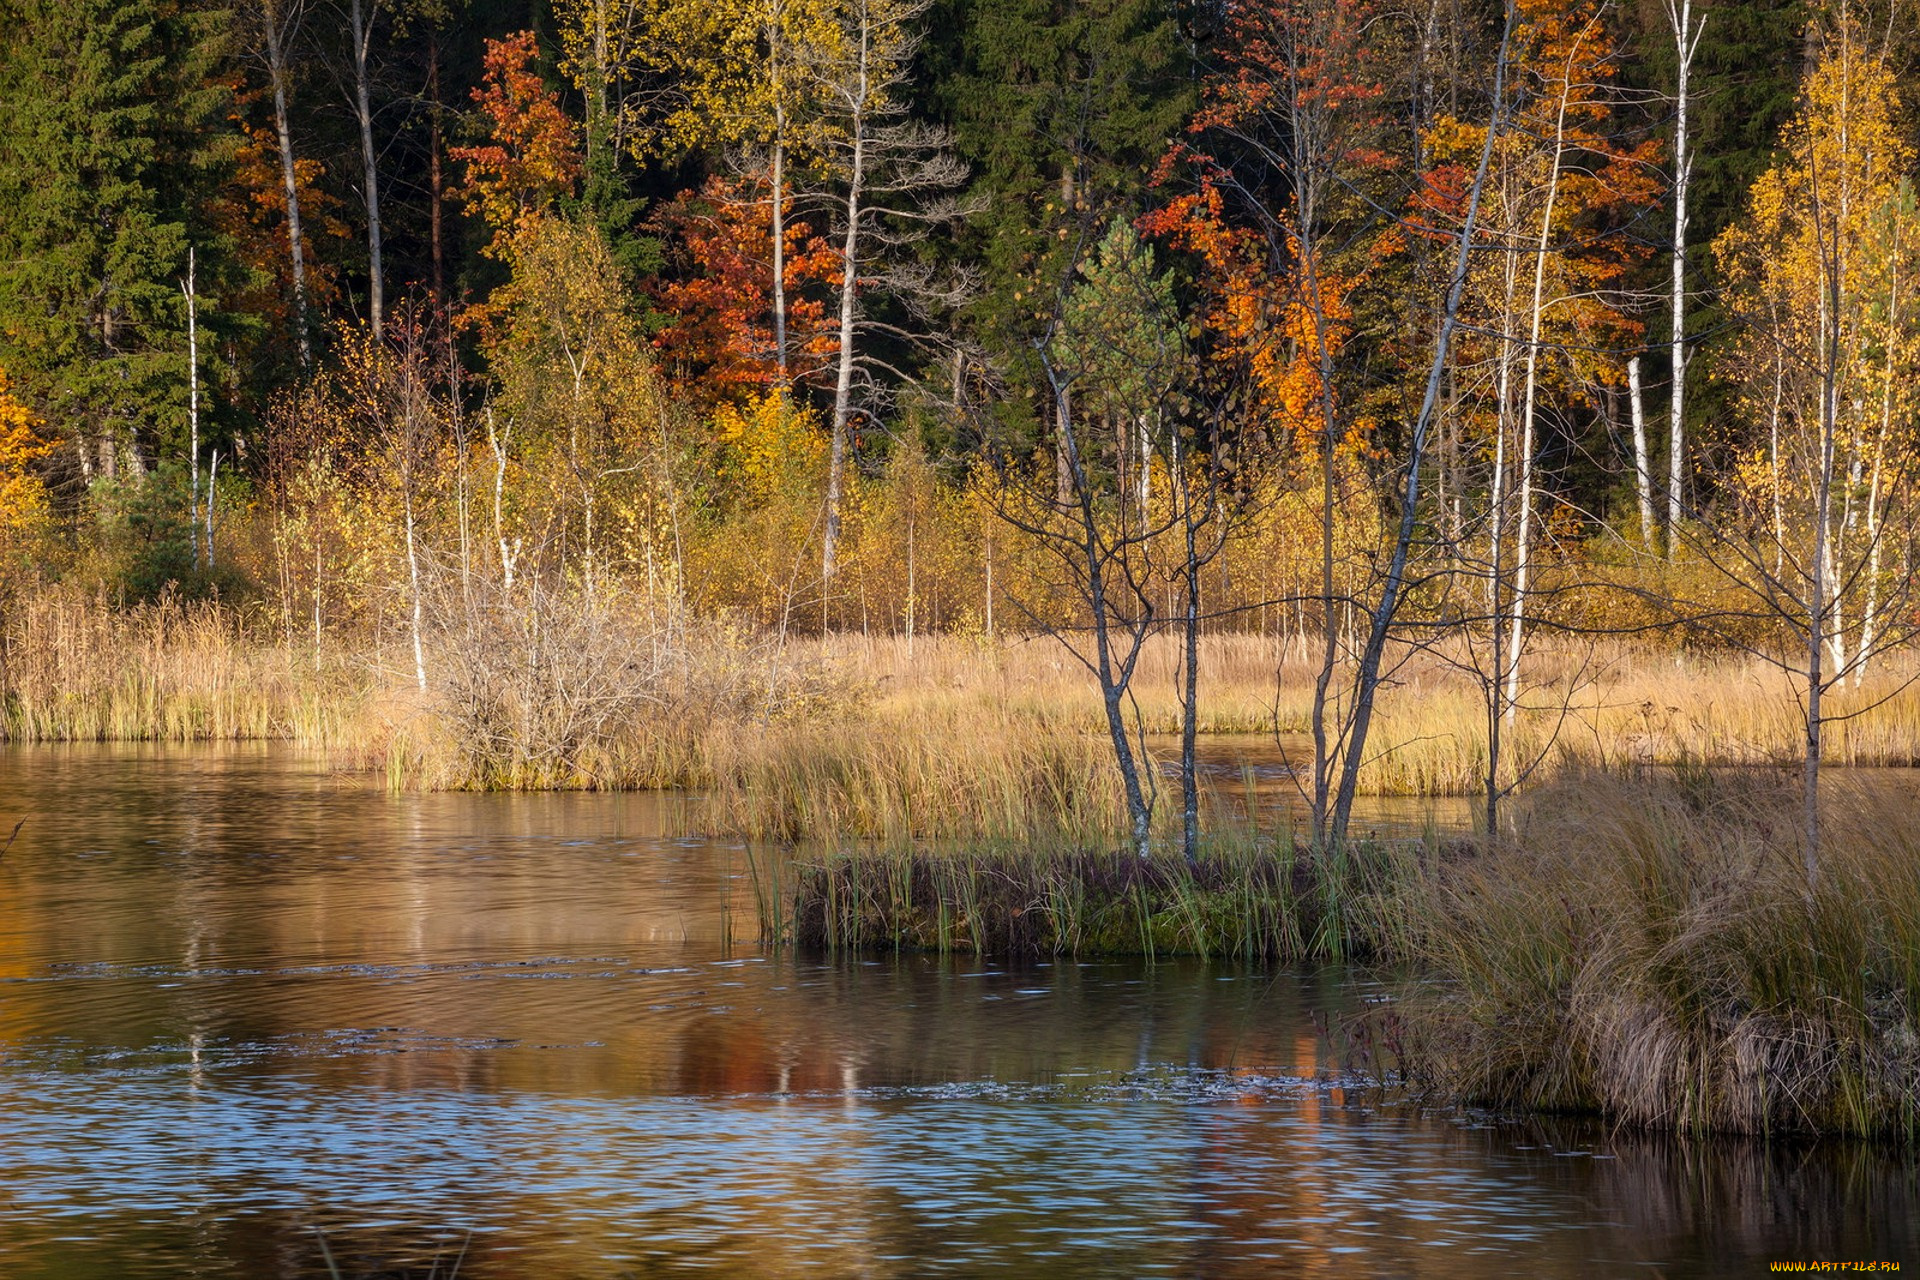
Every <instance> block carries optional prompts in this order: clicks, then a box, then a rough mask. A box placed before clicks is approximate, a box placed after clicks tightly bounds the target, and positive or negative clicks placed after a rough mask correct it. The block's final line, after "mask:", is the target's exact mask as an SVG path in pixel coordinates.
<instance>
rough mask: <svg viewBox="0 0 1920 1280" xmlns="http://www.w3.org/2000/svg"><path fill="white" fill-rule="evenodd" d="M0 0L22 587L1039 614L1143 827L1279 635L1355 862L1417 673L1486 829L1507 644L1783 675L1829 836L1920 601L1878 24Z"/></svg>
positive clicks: (1161, 9) (1889, 40)
mask: <svg viewBox="0 0 1920 1280" xmlns="http://www.w3.org/2000/svg"><path fill="white" fill-rule="evenodd" d="M0 11H4V16H5V18H6V19H7V24H8V31H9V37H8V40H7V42H6V44H5V46H4V49H0V102H3V103H4V104H5V113H6V118H7V119H8V120H9V121H10V122H11V123H10V126H9V128H8V129H7V130H6V132H5V136H4V137H0V371H4V377H5V379H6V381H5V382H4V383H0V428H4V430H5V433H6V434H5V435H4V436H0V477H3V478H4V483H5V485H6V486H7V487H6V489H5V492H6V494H7V511H6V535H5V536H6V551H7V555H8V572H9V574H10V575H11V579H15V580H22V581H24V580H28V579H33V578H35V577H36V575H37V576H38V577H39V578H45V577H47V576H49V575H51V576H56V577H57V576H60V575H63V574H65V575H73V574H81V573H94V574H96V575H104V576H105V577H107V578H111V579H113V580H114V582H115V583H116V584H117V585H116V589H117V590H120V591H121V592H123V593H126V592H131V593H133V594H136V595H138V594H141V593H151V592H153V591H157V590H160V589H163V587H164V586H165V585H166V584H169V583H171V584H175V585H176V586H178V587H181V588H184V589H188V590H213V589H218V590H222V591H226V592H228V593H230V594H231V593H236V592H237V593H240V594H243V595H244V594H246V593H248V592H252V593H254V594H256V595H257V596H258V597H259V598H261V599H263V600H267V601H269V602H270V604H271V609H270V611H271V612H272V613H273V614H274V616H275V618H276V619H277V625H278V627H279V629H280V631H281V632H282V634H283V636H284V638H285V640H286V642H287V643H288V644H289V645H291V644H292V643H293V642H294V635H295V632H296V630H299V631H301V632H302V633H307V632H310V637H311V644H312V646H313V648H314V650H315V652H316V654H317V653H318V652H319V650H320V649H321V647H322V646H323V644H324V643H325V639H326V636H327V635H328V634H329V632H330V629H332V630H337V629H340V628H359V629H360V630H361V631H362V632H364V631H365V630H366V629H367V628H373V629H374V630H375V631H376V632H380V633H381V634H384V632H382V631H381V630H380V629H382V628H385V627H387V626H389V625H393V626H397V627H398V628H399V630H400V631H401V632H403V633H405V634H406V635H407V636H408V647H409V648H410V650H411V659H410V662H409V664H408V665H409V666H410V674H411V676H412V678H413V679H414V680H415V681H416V682H417V683H418V684H419V685H420V687H421V688H423V689H424V688H425V687H426V686H427V685H428V683H429V675H430V673H429V670H428V667H429V661H428V657H427V653H426V648H427V645H426V644H425V642H424V641H423V632H424V631H427V630H430V629H431V628H432V627H433V626H434V625H437V624H436V623H435V621H434V620H435V618H436V617H439V618H445V617H452V616H456V615H458V616H465V617H468V618H471V617H473V616H476V614H475V610H476V609H478V608H480V606H478V605H476V604H475V603H474V602H475V600H476V599H477V598H479V597H477V596H476V592H482V593H484V592H491V593H493V594H492V596H490V597H488V598H489V599H491V600H493V601H494V602H495V604H494V605H489V606H487V607H495V606H497V607H499V608H502V609H510V608H524V607H525V605H526V600H527V598H528V597H526V596H525V595H524V593H527V592H540V591H546V592H548V593H549V594H552V593H559V594H557V595H553V598H554V599H560V598H561V597H562V596H564V597H565V598H566V599H568V600H573V601H575V603H576V604H577V603H578V601H579V600H585V601H587V602H590V603H591V602H596V601H601V600H604V599H607V598H609V597H615V596H618V597H622V598H626V597H631V598H632V599H634V600H644V601H648V602H653V603H652V604H649V605H648V607H654V605H657V604H658V602H660V601H666V602H668V604H669V606H670V607H671V608H673V609H688V610H692V611H694V612H706V613H708V614H713V613H715V612H716V611H718V612H727V611H733V612H735V613H738V614H739V615H741V616H744V617H747V618H750V619H752V620H753V622H754V624H755V625H759V626H764V627H769V628H774V629H777V630H778V631H779V632H781V633H783V634H784V633H785V632H787V631H788V630H790V629H793V628H804V629H835V628H848V627H861V628H868V629H871V628H879V629H883V630H890V631H897V630H904V631H906V632H907V634H909V635H911V634H912V633H913V632H914V631H915V630H916V629H918V630H926V629H955V628H959V629H966V628H978V629H982V630H984V631H987V632H992V631H993V630H994V629H995V627H996V626H999V627H1008V626H1013V627H1021V628H1032V627H1041V628H1053V629H1058V630H1060V631H1061V632H1062V634H1063V635H1065V636H1066V637H1067V638H1068V639H1069V640H1070V641H1071V642H1072V643H1073V644H1074V646H1075V651H1076V652H1077V653H1079V654H1081V655H1082V657H1083V658H1084V660H1085V661H1086V662H1087V665H1088V666H1089V669H1090V670H1091V671H1092V672H1093V673H1094V674H1095V676H1096V677H1097V678H1098V680H1099V683H1100V684H1101V687H1102V690H1103V693H1104V695H1105V701H1106V705H1107V711H1108V720H1109V725H1110V729H1111V731H1112V734H1113V736H1114V740H1115V749H1116V752H1117V753H1118V756H1119V758H1120V760H1121V763H1122V766H1123V772H1124V773H1126V774H1127V775H1128V778H1129V792H1130V798H1131V802H1132V807H1133V809H1134V816H1135V819H1136V821H1135V826H1136V828H1137V830H1138V832H1139V833H1140V836H1139V838H1140V839H1141V840H1144V839H1145V835H1144V833H1145V830H1146V826H1145V816H1144V812H1143V810H1144V806H1145V804H1146V799H1145V797H1144V796H1142V795H1141V794H1140V786H1139V783H1138V779H1137V777H1136V776H1135V775H1136V773H1137V768H1136V767H1135V765H1134V764H1133V763H1132V762H1131V760H1130V748H1129V745H1128V741H1129V734H1128V730H1127V725H1126V689H1127V683H1128V680H1129V679H1130V672H1131V670H1132V665H1133V663H1134V661H1135V660H1136V659H1137V656H1138V654H1139V652H1140V646H1141V645H1142V644H1143V643H1144V642H1145V640H1146V639H1147V637H1149V636H1150V635H1153V634H1157V633H1159V632H1161V631H1164V630H1166V629H1168V628H1169V627H1171V628H1173V629H1175V630H1176V631H1177V632H1178V633H1179V634H1180V635H1181V636H1183V637H1184V640H1185V643H1186V646H1187V652H1188V653H1189V654H1190V655H1192V654H1195V653H1197V650H1196V649H1195V647H1194V642H1195V638H1196V637H1197V636H1198V634H1199V632H1200V630H1201V629H1203V628H1205V627H1249V628H1251V627H1262V628H1266V629H1270V630H1278V631H1286V630H1289V629H1290V630H1291V631H1292V633H1294V634H1296V635H1298V636H1301V637H1307V636H1311V637H1312V638H1313V640H1312V642H1313V643H1314V644H1316V645H1318V646H1319V656H1320V673H1321V674H1320V677H1319V683H1318V686H1317V688H1316V711H1315V715H1314V723H1313V726H1312V729H1313V733H1314V737H1315V751H1314V757H1315V758H1314V760H1313V761H1312V762H1311V765H1310V766H1309V771H1310V773H1311V775H1312V781H1311V791H1312V797H1313V809H1314V821H1315V826H1316V830H1317V831H1319V832H1321V833H1323V834H1325V835H1327V836H1328V837H1330V838H1334V839H1338V838H1339V837H1341V836H1342V835H1343V834H1344V828H1345V824H1346V822H1347V815H1348V814H1349V813H1350V811H1351V805H1352V798H1353V786H1354V780H1355V778H1356V777H1357V775H1358V772H1359V769H1360V767H1361V764H1362V762H1363V761H1364V760H1365V758H1366V752H1367V737H1368V729H1369V723H1370V719H1371V716H1372V710H1373V707H1374V704H1375V699H1376V697H1377V695H1378V693H1379V691H1380V690H1381V689H1382V688H1384V687H1387V686H1390V685H1391V683H1392V682H1393V679H1394V671H1395V663H1396V662H1398V661H1400V660H1401V657H1402V656H1403V655H1404V654H1405V653H1407V652H1410V651H1412V650H1413V649H1418V648H1423V647H1424V648H1426V649H1428V650H1434V651H1437V649H1438V647H1441V646H1444V648H1445V651H1446V653H1447V654H1448V655H1449V660H1450V661H1454V662H1456V663H1457V664H1459V665H1460V667H1461V668H1462V670H1464V671H1466V672H1467V673H1469V674H1470V675H1471V677H1472V678H1473V679H1474V680H1475V681H1476V682H1477V683H1478V685H1479V687H1480V688H1481V689H1482V690H1483V692H1484V697H1485V707H1486V734H1487V757H1488V764H1487V782H1486V803H1487V809H1488V813H1489V817H1490V818H1491V816H1492V814H1493V813H1494V811H1495V810H1496V808H1497V805H1498V803H1499V800H1500V797H1501V796H1502V795H1504V794H1505V793H1506V791H1508V790H1510V789H1511V787H1512V786H1514V785H1517V783H1518V782H1519V781H1520V780H1522V779H1524V777H1525V776H1526V775H1527V773H1528V771H1529V768H1530V764H1529V762H1527V761H1524V760H1511V759H1506V758H1504V757H1503V755H1502V743H1503V740H1504V739H1503V735H1505V734H1507V733H1508V731H1509V730H1510V729H1511V726H1512V724H1513V722H1514V719H1515V717H1516V716H1517V715H1518V714H1520V713H1521V712H1523V711H1528V712H1538V711H1540V710H1541V704H1540V699H1539V697H1538V696H1537V694H1538V691H1537V689H1536V687H1535V685H1534V684H1532V683H1530V677H1529V676H1528V674H1527V664H1526V661H1525V659H1526V656H1527V654H1528V653H1529V647H1530V645H1531V644H1532V643H1533V642H1534V640H1535V638H1536V637H1537V636H1538V635H1539V634H1541V633H1542V632H1543V631H1547V632H1551V631H1562V632H1570V633H1572V632H1577V633H1581V634H1592V633H1594V632H1596V631H1616V632H1618V631H1626V632H1634V631H1638V630H1647V631H1654V630H1659V632H1660V633H1661V634H1663V635H1667V636H1698V637H1706V638H1709V639H1711V640H1712V642H1714V643H1719V644H1732V645H1737V646H1745V647H1748V648H1751V649H1752V650H1753V651H1755V652H1756V653H1761V654H1763V655H1765V656H1766V657H1767V658H1768V659H1769V660H1772V661H1778V662H1780V663H1783V664H1787V665H1790V666H1791V667H1792V668H1793V669H1794V670H1795V671H1797V672H1799V673H1800V674H1801V676H1803V677H1804V680H1805V684H1804V699H1803V700H1804V702H1805V704H1806V705H1805V711H1806V724H1807V732H1808V761H1809V766H1808V767H1809V770H1810V775H1809V790H1808V795H1809V803H1810V804H1811V799H1812V796H1813V794H1814V793H1813V777H1812V772H1811V771H1812V770H1814V769H1816V768H1817V761H1818V757H1819V747H1818V742H1819V730H1820V725H1821V723H1822V716H1823V712H1822V710H1821V705H1822V704H1821V697H1822V695H1823V693H1827V692H1830V691H1831V690H1833V689H1834V688H1835V687H1836V686H1838V685H1840V684H1842V683H1844V682H1847V681H1851V682H1853V684H1854V685H1856V686H1857V685H1858V684H1859V683H1860V682H1861V681H1862V680H1863V679H1864V678H1865V677H1866V675H1867V672H1868V670H1869V667H1870V665H1871V664H1873V663H1874V662H1875V660H1876V657H1877V656H1878V655H1881V654H1884V653H1885V652H1887V651H1888V650H1889V649H1890V648H1893V647H1895V646H1897V645H1899V644H1901V643H1902V642H1903V641H1904V640H1905V639H1906V638H1907V635H1908V631H1909V630H1910V628H1911V627H1912V625H1913V623H1914V620H1915V619H1914V614H1913V610H1912V607H1911V606H1912V601H1911V599H1910V597H1909V582H1910V577H1911V574H1910V569H1911V563H1912V556H1911V551H1912V543H1913V537H1912V534H1913V521H1912V515H1913V504H1912V500H1911V499H1912V495H1911V492H1910V490H1911V483H1910V482H1911V478H1912V477H1911V464H1912V462H1913V460H1914V458H1915V456H1916V455H1915V450H1914V443H1915V441H1914V425H1915V424H1914V414H1915V405H1914V397H1913V387H1914V385H1915V376H1914V375H1915V373H1916V372H1917V371H1920V370H1917V369H1916V365H1917V364H1920V326H1917V325H1916V324H1915V322H1914V319H1913V314H1912V312H1913V307H1912V303H1911V301H1910V298H1909V295H1910V293H1911V292H1912V289H1911V283H1910V282H1911V278H1912V275H1913V273H1914V271H1915V268H1916V266H1920V252H1917V251H1916V245H1915V240H1916V234H1915V232H1916V217H1920V215H1917V214H1916V209H1915V200H1914V194H1913V178H1914V174H1915V167H1916V166H1915V158H1914V156H1915V151H1914V148H1915V140H1916V136H1917V132H1916V127H1915V117H1914V115H1913V102H1912V99H1913V97H1914V94H1913V92H1912V88H1913V81H1914V62H1913V55H1914V53H1915V46H1916V38H1917V37H1916V33H1917V32H1920V21H1916V17H1917V16H1920V15H1916V13H1915V11H1914V9H1913V6H1912V4H1911V2H1910V0H1876V2H1873V3H1866V4H1855V3H1853V0H1840V2H1838V3H1830V4H1829V3H1813V2H1811V0H1795V2H1792V3H1777V4H1759V3H1735V2H1734V0H1637V2H1635V3H1618V4H1616V3H1610V2H1607V0H1579V2H1578V3H1571V4H1568V3H1561V2H1559V0H1551V2H1550V0H1475V2H1473V3H1465V4H1448V5H1441V4H1438V3H1433V4H1417V3H1415V4H1406V3H1392V2H1390V0H1236V2H1234V3H1225V4H1220V3H1186V2H1181V0H1051V2H1049V0H723V2H721V3H707V2H702V3H690V2H689V0H554V2H553V3H551V4H531V5H530V4H526V3H504V2H503V3H489V2H488V0H468V2H466V3H461V2H460V0H245V2H241V0H220V2H216V0H81V2H79V3H70V4H69V3H62V4H55V3H51V2H50V0H5V3H4V4H0ZM456 586H457V591H456ZM516 592H518V593H522V594H521V595H516V594H515V593H516ZM623 593H624V594H623ZM456 596H457V600H458V605H457V607H456V605H455V604H454V603H452V602H453V601H454V600H455V599H456ZM514 600H518V601H519V604H517V605H510V603H509V602H511V601H514ZM570 607H571V606H570ZM1192 679H1193V672H1192V663H1191V662H1190V663H1189V666H1188V671H1187V681H1188V685H1189V687H1191V685H1192ZM1189 696H1190V697H1191V694H1190V695H1189ZM1189 719H1190V724H1189V728H1191V717H1190V718H1189ZM1186 751H1187V754H1188V756H1189V757H1190V756H1191V751H1192V745H1191V733H1189V734H1188V743H1187V747H1186ZM1189 764H1190V759H1189ZM1187 773H1188V774H1189V778H1188V787H1187V795H1186V797H1185V799H1186V804H1187V809H1188V814H1189V825H1190V826H1191V825H1192V822H1193V820H1194V819H1193V812H1194V810H1193V806H1194V797H1193V794H1192V787H1191V769H1190V768H1189V769H1188V770H1187ZM1812 821H1813V819H1812V817H1811V813H1810V818H1809V823H1810V829H1811V826H1812Z"/></svg>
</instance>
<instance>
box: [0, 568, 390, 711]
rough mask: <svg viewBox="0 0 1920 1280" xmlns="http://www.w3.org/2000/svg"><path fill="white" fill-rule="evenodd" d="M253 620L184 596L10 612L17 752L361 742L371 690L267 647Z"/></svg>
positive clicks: (60, 592) (82, 600)
mask: <svg viewBox="0 0 1920 1280" xmlns="http://www.w3.org/2000/svg"><path fill="white" fill-rule="evenodd" d="M247 623H248V619H247V617H246V615H245V614H244V613H243V612H242V611H240V610H238V609H235V608H233V607H231V606H226V605H222V604H220V603H218V602H217V601H183V600H181V599H180V598H178V597H177V596H174V595H170V594H169V595H164V596H162V597H161V598H160V599H158V600H156V601H153V602H150V603H145V604H138V605H135V606H133V607H131V608H128V609H119V608H115V607H113V605H112V604H111V603H110V602H109V601H108V600H107V599H106V598H105V597H104V596H101V595H99V594H97V593H88V592H83V591H77V590H72V589H64V588H60V587H51V588H46V589H43V590H40V591H38V592H34V593H31V594H23V595H22V596H20V597H17V598H16V599H14V600H13V601H11V602H9V607H8V609H7V612H6V621H5V626H4V629H3V630H0V644H4V646H5V664H4V675H5V687H4V691H3V692H0V705H3V706H4V719H3V720H0V732H4V735H5V738H6V740H8V741H11V742H72V741H164V742H185V741H195V740H207V739H239V738H295V739H298V740H300V741H303V742H308V743H312V744H315V745H321V746H333V745H337V744H342V743H344V742H346V741H347V740H348V739H349V738H350V737H351V728H350V726H351V725H352V724H353V723H354V722H355V721H356V719H357V717H358V716H359V715H360V713H361V710H362V708H363V706H364V703H365V699H366V694H367V682H366V680H365V677H364V674H363V673H361V672H360V671H359V670H357V668H358V665H359V664H354V665H353V666H347V665H344V664H340V663H334V662H329V663H326V664H323V665H321V666H319V667H318V668H317V669H316V667H315V665H314V664H313V663H312V661H311V658H310V656H309V655H305V654H302V655H300V656H299V657H297V658H296V657H295V656H294V655H292V654H290V653H288V652H287V651H286V650H284V649H282V648H280V647H278V646H274V645H270V644H263V643H261V642H260V641H259V640H258V638H257V637H256V635H255V633H254V632H253V630H252V629H251V628H250V627H249V626H248V625H247Z"/></svg>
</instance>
